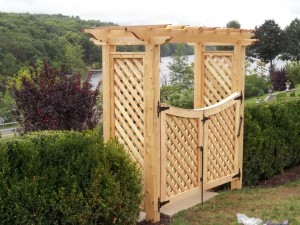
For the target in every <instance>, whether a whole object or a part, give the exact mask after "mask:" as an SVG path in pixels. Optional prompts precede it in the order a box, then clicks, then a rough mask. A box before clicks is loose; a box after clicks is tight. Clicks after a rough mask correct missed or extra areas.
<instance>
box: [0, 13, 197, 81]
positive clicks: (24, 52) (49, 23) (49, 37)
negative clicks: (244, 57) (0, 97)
mask: <svg viewBox="0 0 300 225" xmlns="http://www.w3.org/2000/svg"><path fill="white" fill-rule="evenodd" d="M107 25H116V24H113V23H110V22H101V21H96V20H89V21H86V20H81V19H80V18H79V17H70V16H64V15H61V14H57V15H45V14H29V13H22V14H17V13H4V12H0V81H1V80H2V81H4V80H6V79H7V78H9V77H11V76H12V75H14V74H16V73H17V72H18V71H19V70H20V69H21V68H22V67H23V66H28V65H30V64H33V63H34V64H40V63H41V62H42V61H44V60H48V61H49V63H50V64H51V65H52V66H55V67H60V66H61V65H65V66H66V68H67V70H70V71H74V70H82V69H84V68H86V67H87V66H93V67H94V68H99V67H101V50H100V47H98V46H96V45H94V43H92V42H91V41H90V40H89V36H88V35H87V34H85V33H83V32H82V29H83V28H90V27H97V26H107ZM118 49H119V50H121V51H141V50H143V47H142V46H119V48H118ZM175 49H176V45H175V44H168V45H164V46H162V48H161V55H162V56H169V55H172V54H173V53H174V51H175ZM183 50H184V52H185V53H186V54H192V48H191V46H188V45H184V48H183ZM0 83H1V82H0ZM2 84H3V83H2Z"/></svg>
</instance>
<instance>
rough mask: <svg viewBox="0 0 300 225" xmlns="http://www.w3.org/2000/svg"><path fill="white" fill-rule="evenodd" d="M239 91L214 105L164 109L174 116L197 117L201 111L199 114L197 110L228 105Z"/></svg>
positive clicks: (222, 107)
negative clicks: (197, 107)
mask: <svg viewBox="0 0 300 225" xmlns="http://www.w3.org/2000/svg"><path fill="white" fill-rule="evenodd" d="M240 95H241V93H238V92H236V93H233V94H232V95H230V96H228V97H227V98H225V99H223V100H222V101H220V102H218V103H216V104H214V105H210V106H207V107H204V108H199V109H182V108H178V107H174V106H170V108H169V109H168V110H166V111H165V112H166V113H167V114H168V113H170V114H172V115H175V116H181V117H189V118H197V117H199V116H200V115H201V113H200V114H199V112H206V111H214V110H217V111H222V110H224V109H225V108H227V107H228V105H229V104H231V102H232V100H234V99H235V98H236V97H238V96H240ZM162 105H164V106H167V105H166V104H162Z"/></svg>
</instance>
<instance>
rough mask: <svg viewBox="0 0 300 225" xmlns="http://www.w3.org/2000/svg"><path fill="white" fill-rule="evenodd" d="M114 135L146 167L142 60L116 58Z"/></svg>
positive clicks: (114, 63) (114, 66)
mask: <svg viewBox="0 0 300 225" xmlns="http://www.w3.org/2000/svg"><path fill="white" fill-rule="evenodd" d="M113 69H114V70H113V71H114V96H115V97H114V104H115V105H114V113H115V136H116V137H118V139H119V141H120V142H121V143H122V144H124V145H125V149H126V151H127V152H128V153H129V154H130V155H131V157H132V158H133V159H134V160H135V161H137V162H138V164H139V166H140V168H141V169H142V170H143V168H144V86H143V73H144V65H143V58H117V57H115V58H114V62H113Z"/></svg>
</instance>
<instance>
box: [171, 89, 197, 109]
mask: <svg viewBox="0 0 300 225" xmlns="http://www.w3.org/2000/svg"><path fill="white" fill-rule="evenodd" d="M168 103H169V104H170V105H172V106H176V107H179V108H184V109H192V108H193V107H194V93H193V90H192V89H184V90H183V91H181V92H179V91H178V92H173V93H172V94H171V95H170V96H169V101H168Z"/></svg>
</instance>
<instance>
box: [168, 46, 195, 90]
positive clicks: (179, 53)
mask: <svg viewBox="0 0 300 225" xmlns="http://www.w3.org/2000/svg"><path fill="white" fill-rule="evenodd" d="M172 58H173V62H172V63H169V65H168V68H169V70H170V84H171V85H175V86H177V87H178V89H179V90H181V89H188V88H192V87H193V84H194V72H193V67H192V66H191V65H189V63H188V58H187V56H186V55H184V52H183V45H181V44H180V45H178V46H177V48H176V51H175V55H173V57H172Z"/></svg>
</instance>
